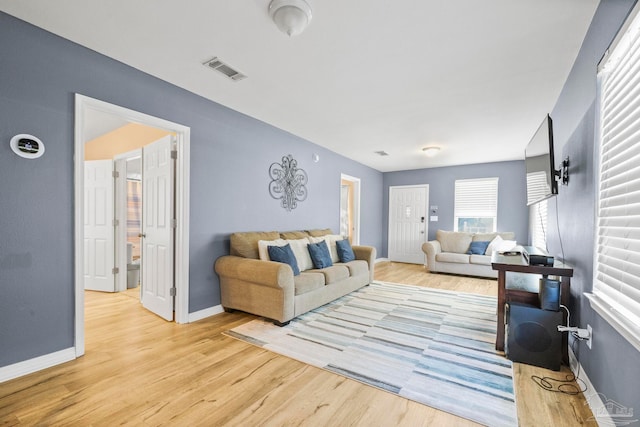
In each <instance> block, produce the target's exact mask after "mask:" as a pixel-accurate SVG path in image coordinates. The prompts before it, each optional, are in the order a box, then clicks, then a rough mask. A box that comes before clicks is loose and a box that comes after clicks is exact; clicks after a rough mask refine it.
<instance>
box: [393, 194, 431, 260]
mask: <svg viewBox="0 0 640 427" xmlns="http://www.w3.org/2000/svg"><path fill="white" fill-rule="evenodd" d="M428 198H429V186H428V185H420V186H413V185H412V186H402V187H389V246H388V252H389V259H390V260H391V261H397V262H406V263H411V264H424V252H422V244H423V243H424V242H426V239H427V200H428Z"/></svg>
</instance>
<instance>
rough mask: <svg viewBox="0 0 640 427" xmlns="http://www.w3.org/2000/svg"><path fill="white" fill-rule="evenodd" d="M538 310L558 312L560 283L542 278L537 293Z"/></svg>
mask: <svg viewBox="0 0 640 427" xmlns="http://www.w3.org/2000/svg"><path fill="white" fill-rule="evenodd" d="M538 297H539V299H540V308H541V309H543V310H551V311H558V310H560V281H558V280H551V279H547V278H546V277H545V278H542V279H540V289H539V291H538Z"/></svg>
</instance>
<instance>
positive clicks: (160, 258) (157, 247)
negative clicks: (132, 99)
mask: <svg viewBox="0 0 640 427" xmlns="http://www.w3.org/2000/svg"><path fill="white" fill-rule="evenodd" d="M172 150H173V137H172V136H171V135H168V136H165V137H163V138H161V139H159V140H158V141H156V142H153V143H151V144H149V145H147V146H145V147H144V148H143V149H142V169H143V173H142V218H143V219H142V233H141V237H142V240H141V245H142V259H143V261H142V278H141V282H142V305H143V306H144V307H145V308H146V309H148V310H150V311H152V312H153V313H155V314H157V315H158V316H160V317H162V318H163V319H166V320H173V308H174V295H175V287H174V276H173V270H174V256H173V250H174V226H175V216H174V173H175V160H174V159H173V158H172V155H171V153H172Z"/></svg>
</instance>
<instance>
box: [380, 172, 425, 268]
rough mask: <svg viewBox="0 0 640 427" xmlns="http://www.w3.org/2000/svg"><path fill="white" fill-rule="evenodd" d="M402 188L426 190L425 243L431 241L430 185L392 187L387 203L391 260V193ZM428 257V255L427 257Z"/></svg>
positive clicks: (388, 241) (388, 254)
mask: <svg viewBox="0 0 640 427" xmlns="http://www.w3.org/2000/svg"><path fill="white" fill-rule="evenodd" d="M400 188H424V189H425V190H426V197H425V199H424V205H425V206H424V212H425V220H424V242H427V241H428V240H429V184H414V185H390V186H389V194H388V199H387V200H388V203H387V256H388V257H389V259H391V200H392V199H391V191H392V190H393V189H400ZM424 242H423V243H424ZM425 256H426V255H425ZM423 264H424V262H423Z"/></svg>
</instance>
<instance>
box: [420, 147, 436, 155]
mask: <svg viewBox="0 0 640 427" xmlns="http://www.w3.org/2000/svg"><path fill="white" fill-rule="evenodd" d="M439 151H440V147H424V148H423V149H422V152H423V153H424V155H425V156H427V157H433V156H435V155H436V154H438V152H439Z"/></svg>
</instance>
